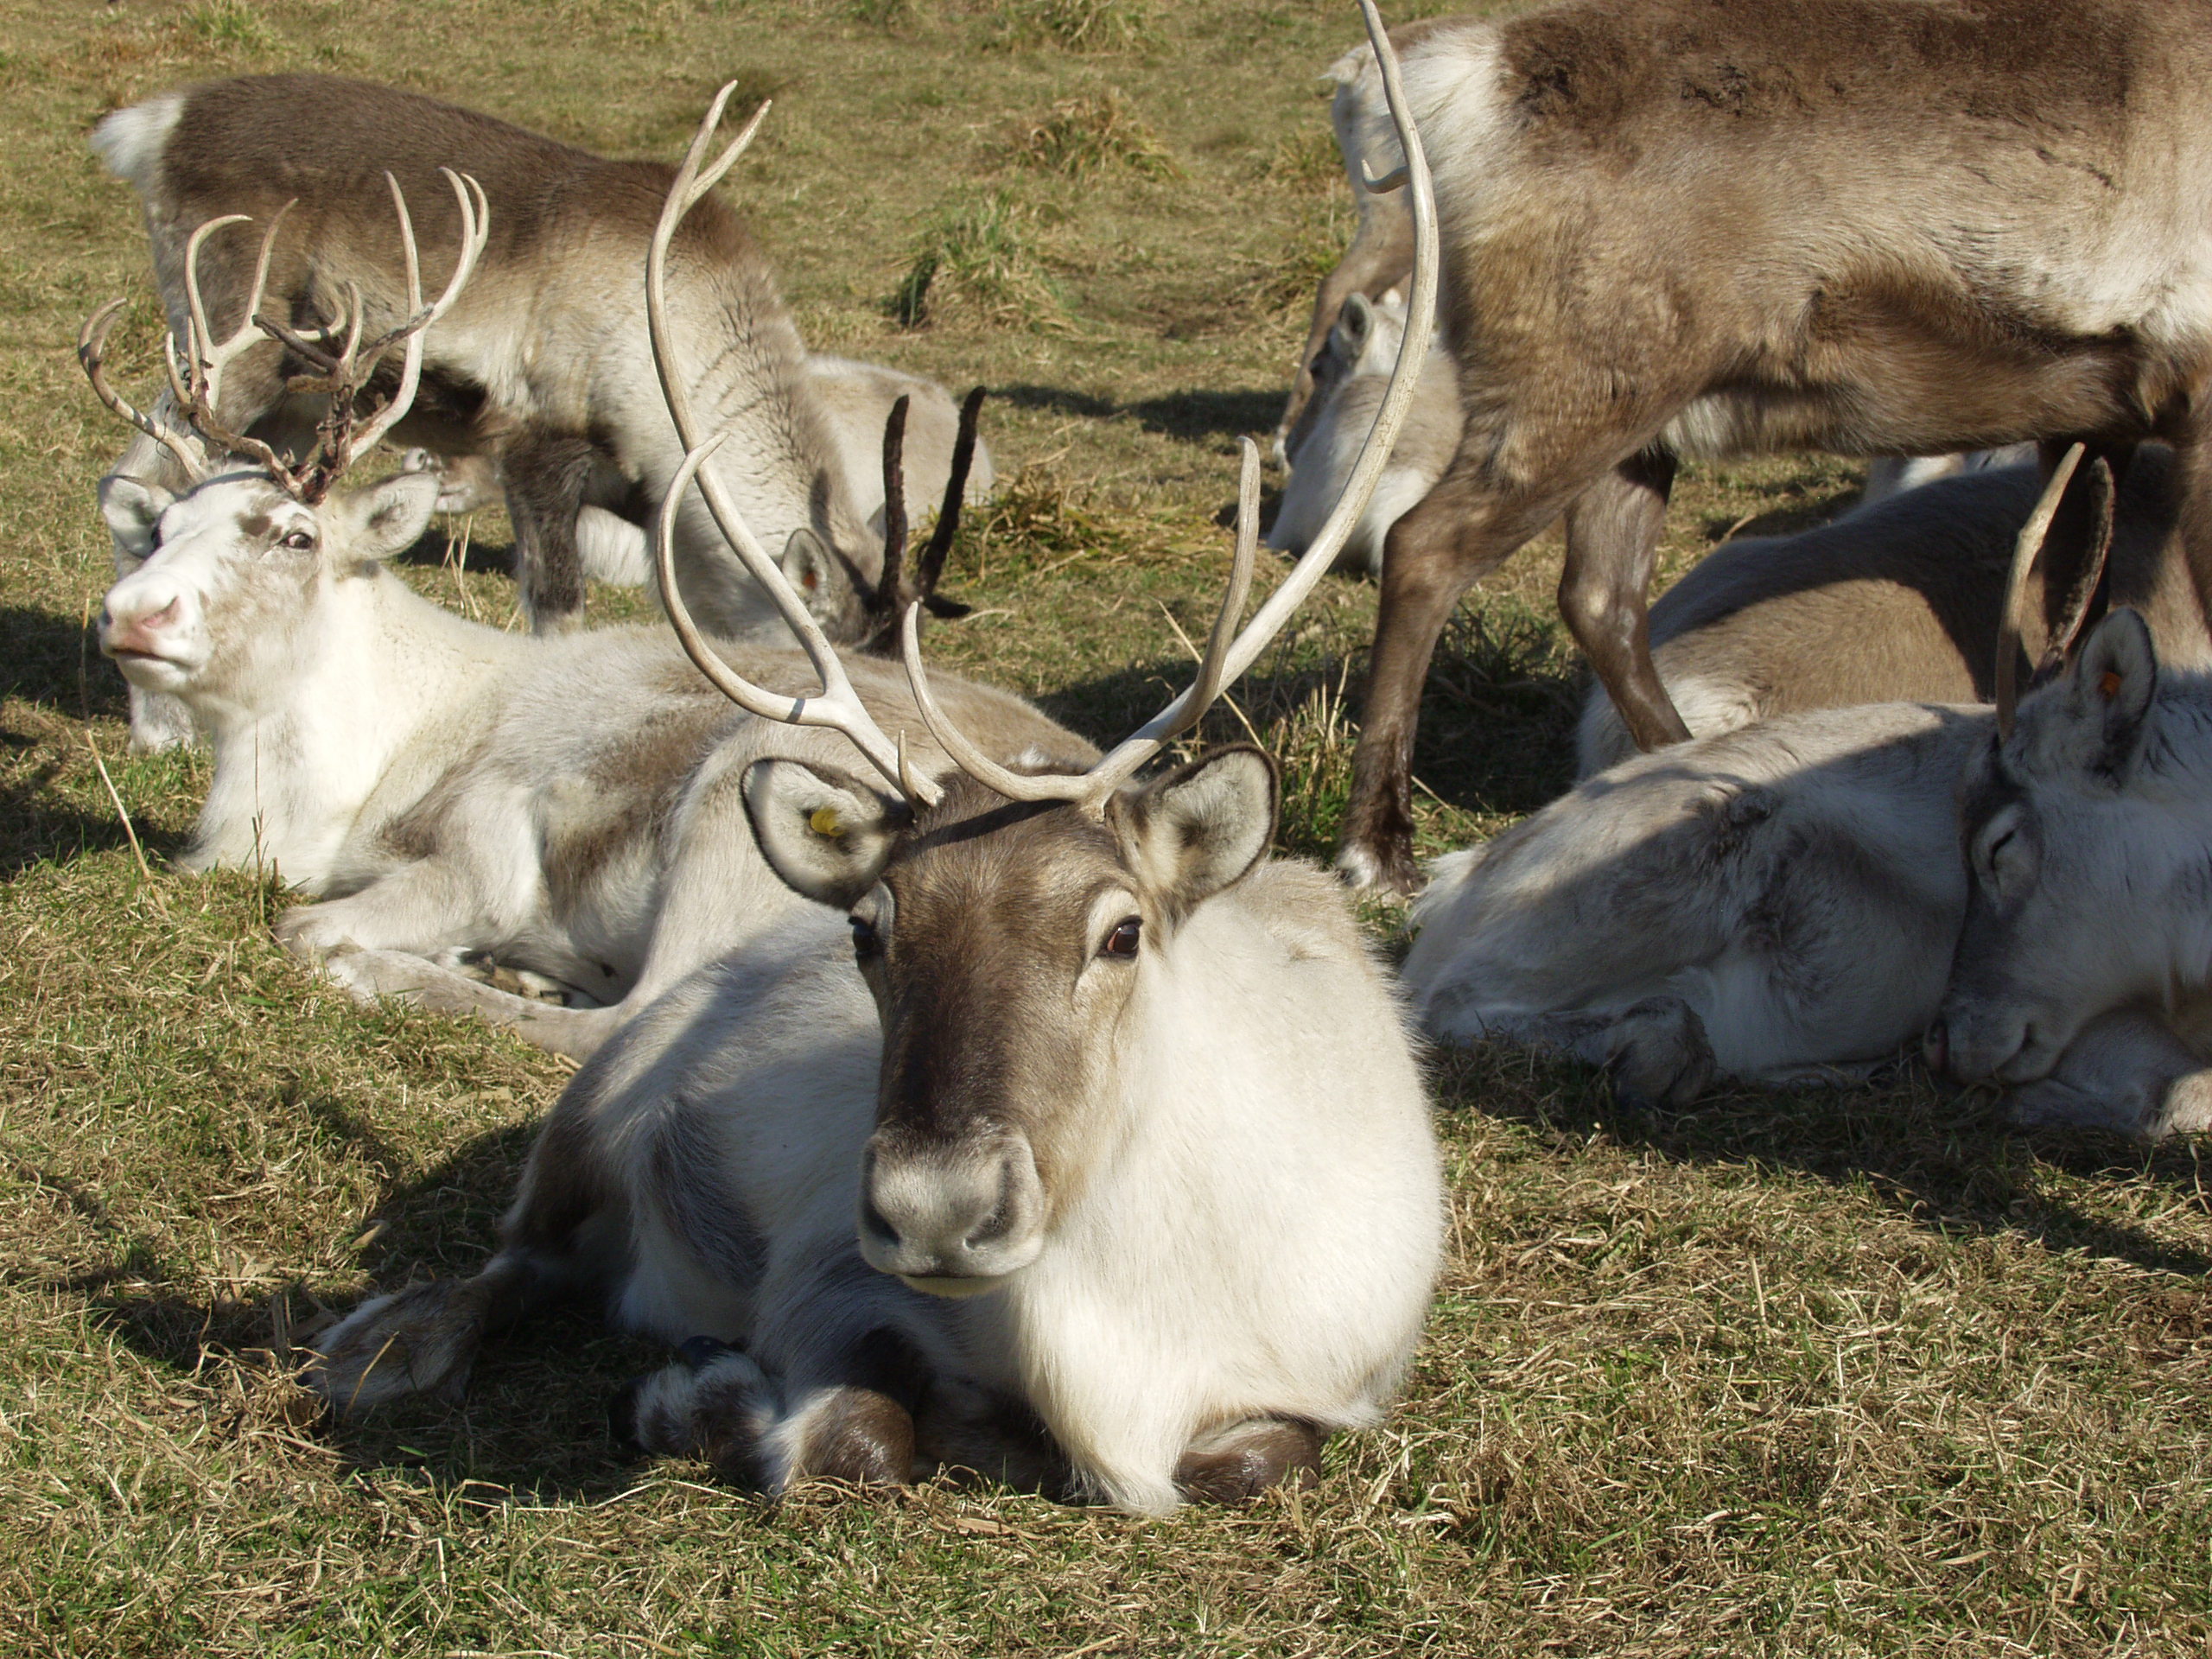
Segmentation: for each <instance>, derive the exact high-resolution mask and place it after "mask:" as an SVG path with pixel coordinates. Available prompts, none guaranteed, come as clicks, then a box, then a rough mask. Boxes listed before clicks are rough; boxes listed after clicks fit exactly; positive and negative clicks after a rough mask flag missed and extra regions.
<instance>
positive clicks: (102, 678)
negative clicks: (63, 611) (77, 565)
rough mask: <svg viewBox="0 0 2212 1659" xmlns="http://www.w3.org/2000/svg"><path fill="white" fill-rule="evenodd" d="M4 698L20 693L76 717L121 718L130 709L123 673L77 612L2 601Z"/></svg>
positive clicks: (0, 693)
mask: <svg viewBox="0 0 2212 1659" xmlns="http://www.w3.org/2000/svg"><path fill="white" fill-rule="evenodd" d="M0 697H21V698H22V699H23V701H25V702H34V703H36V704H38V705H39V706H40V707H41V708H44V709H53V710H54V711H55V712H56V713H58V714H64V715H70V716H71V717H72V718H76V717H80V716H83V715H92V716H93V717H95V718H98V719H107V720H119V719H121V718H123V717H124V715H127V714H128V713H129V712H130V703H129V701H128V698H127V695H126V692H125V690H124V683H123V676H122V674H121V673H120V672H119V671H118V670H117V668H116V666H115V665H114V664H112V663H111V662H109V661H108V660H107V659H106V658H105V657H102V656H101V655H100V647H99V638H98V636H97V635H96V634H95V633H94V632H92V629H91V628H88V627H86V626H85V625H84V624H83V623H82V622H80V621H79V620H78V619H77V618H75V617H73V616H60V615H57V614H55V613H54V612H52V611H44V610H37V609H34V608H33V607H29V606H27V605H5V606H0Z"/></svg>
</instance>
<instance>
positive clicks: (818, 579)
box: [776, 526, 837, 613]
mask: <svg viewBox="0 0 2212 1659" xmlns="http://www.w3.org/2000/svg"><path fill="white" fill-rule="evenodd" d="M776 563H778V564H779V565H781V566H782V567H783V571H784V579H785V581H787V582H790V583H791V586H792V588H794V589H796V590H797V591H798V595H799V597H800V598H802V599H804V601H806V605H807V608H808V609H809V610H811V611H816V612H817V613H818V612H819V611H820V609H821V607H822V606H823V604H824V603H826V602H827V601H828V599H829V590H830V584H831V581H832V578H833V577H834V575H836V569H837V562H836V560H835V559H834V558H832V557H831V556H829V543H827V542H824V541H823V539H822V537H819V536H817V535H816V534H815V533H814V531H810V530H808V529H806V528H804V526H802V527H801V528H799V529H798V530H795V531H791V540H789V541H788V542H785V543H784V556H783V557H782V558H780V559H779V560H777V561H776Z"/></svg>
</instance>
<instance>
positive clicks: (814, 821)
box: [806, 806, 845, 836]
mask: <svg viewBox="0 0 2212 1659" xmlns="http://www.w3.org/2000/svg"><path fill="white" fill-rule="evenodd" d="M806 827H807V828H808V829H811V830H813V831H814V833H815V834H816V835H817V836H842V835H843V834H844V833H845V821H844V820H843V819H842V818H841V817H838V816H837V809H836V807H834V806H817V807H816V808H815V809H814V810H813V811H811V812H810V813H808V814H807V815H806Z"/></svg>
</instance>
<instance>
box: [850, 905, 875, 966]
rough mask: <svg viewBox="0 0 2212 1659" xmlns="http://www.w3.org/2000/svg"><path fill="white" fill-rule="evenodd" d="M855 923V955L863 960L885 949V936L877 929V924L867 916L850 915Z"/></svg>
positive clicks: (852, 922) (853, 923) (851, 920)
mask: <svg viewBox="0 0 2212 1659" xmlns="http://www.w3.org/2000/svg"><path fill="white" fill-rule="evenodd" d="M845 919H846V920H848V921H849V922H850V923H851V924H852V925H853V955H854V956H855V957H857V958H859V959H860V960H861V961H863V962H864V961H866V960H867V959H868V957H873V956H874V955H876V954H877V953H878V952H879V951H880V950H882V949H883V936H882V935H881V934H880V933H878V932H877V931H875V924H874V922H871V921H870V920H868V918H867V917H865V916H849V917H847V918H845Z"/></svg>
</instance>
